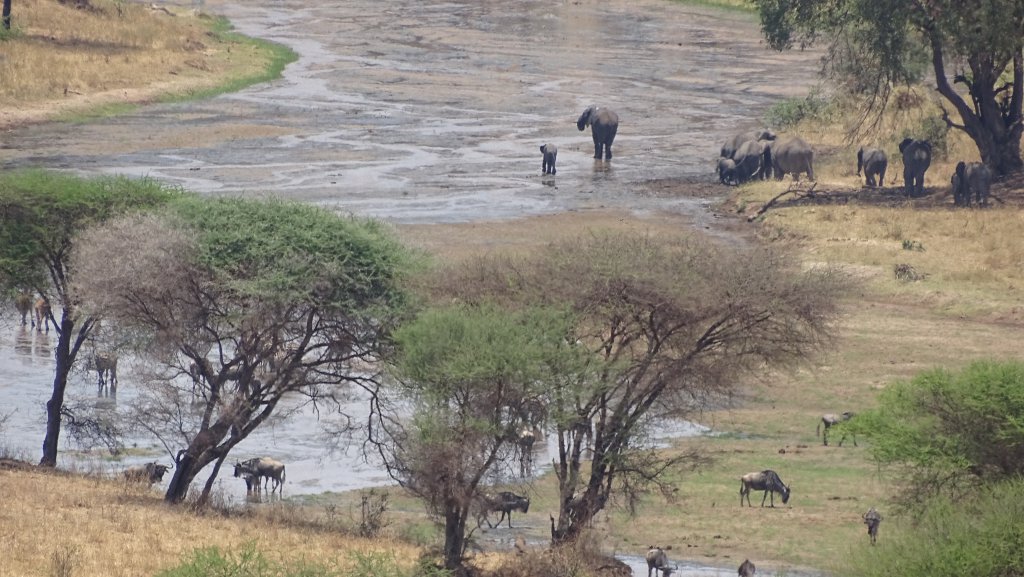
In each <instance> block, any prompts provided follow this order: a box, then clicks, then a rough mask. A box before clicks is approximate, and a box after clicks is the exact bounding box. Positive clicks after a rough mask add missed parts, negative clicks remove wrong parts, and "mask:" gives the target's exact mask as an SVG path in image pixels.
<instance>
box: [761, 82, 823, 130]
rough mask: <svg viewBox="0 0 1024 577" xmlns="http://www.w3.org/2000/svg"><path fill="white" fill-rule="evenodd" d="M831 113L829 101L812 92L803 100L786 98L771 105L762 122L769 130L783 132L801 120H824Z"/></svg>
mask: <svg viewBox="0 0 1024 577" xmlns="http://www.w3.org/2000/svg"><path fill="white" fill-rule="evenodd" d="M831 111H832V105H831V103H830V102H829V100H828V99H826V98H825V97H823V96H822V95H821V94H820V93H819V92H817V91H812V92H811V93H810V94H808V95H807V96H806V97H804V98H787V99H786V100H783V101H781V102H778V103H776V104H774V105H772V107H771V108H769V109H768V111H767V112H766V113H765V115H764V121H765V124H767V125H768V126H769V127H771V128H775V129H777V130H785V129H788V128H792V127H794V126H796V125H797V124H799V123H800V122H801V121H803V120H825V119H827V118H828V116H829V114H830V113H831Z"/></svg>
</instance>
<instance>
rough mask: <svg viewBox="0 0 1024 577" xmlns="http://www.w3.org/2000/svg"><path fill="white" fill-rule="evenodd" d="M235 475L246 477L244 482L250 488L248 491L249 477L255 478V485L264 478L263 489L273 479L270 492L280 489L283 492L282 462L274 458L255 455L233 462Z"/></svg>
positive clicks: (283, 474) (283, 473)
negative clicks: (251, 457)
mask: <svg viewBox="0 0 1024 577" xmlns="http://www.w3.org/2000/svg"><path fill="white" fill-rule="evenodd" d="M235 477H244V478H246V483H245V484H246V486H247V487H249V488H250V491H251V486H250V483H251V478H255V479H256V484H257V485H259V482H260V479H261V478H262V479H264V485H263V488H264V489H266V487H267V485H268V484H270V482H271V481H273V485H271V487H270V494H271V495H273V494H274V491H278V490H280V494H284V480H285V471H284V463H282V462H281V461H278V460H276V459H271V458H270V457H256V458H255V459H249V460H247V461H242V462H241V463H235ZM257 492H258V491H257Z"/></svg>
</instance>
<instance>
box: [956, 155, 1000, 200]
mask: <svg viewBox="0 0 1024 577" xmlns="http://www.w3.org/2000/svg"><path fill="white" fill-rule="evenodd" d="M950 181H951V182H952V184H953V204H955V205H956V206H971V193H972V192H973V193H974V198H975V200H976V201H977V203H978V204H981V205H984V204H988V193H989V191H990V190H991V188H992V171H991V170H989V168H988V167H987V166H985V165H984V164H982V163H980V162H971V163H966V162H964V161H962V160H961V161H960V162H959V163H957V165H956V172H954V173H953V177H952V178H951V179H950Z"/></svg>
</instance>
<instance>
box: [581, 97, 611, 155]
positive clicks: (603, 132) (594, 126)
mask: <svg viewBox="0 0 1024 577" xmlns="http://www.w3.org/2000/svg"><path fill="white" fill-rule="evenodd" d="M588 126H589V127H590V132H591V134H592V135H593V137H594V158H597V159H600V158H601V155H602V153H603V154H604V159H605V160H611V159H612V142H613V141H614V140H615V133H616V132H618V131H619V115H618V114H615V112H614V111H612V110H610V109H608V108H600V107H597V106H590V107H587V109H586V110H584V111H583V114H581V115H580V118H579V120H577V121H576V128H579V129H580V131H581V132H582V131H583V130H586V128H587V127H588Z"/></svg>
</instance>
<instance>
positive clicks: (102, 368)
mask: <svg viewBox="0 0 1024 577" xmlns="http://www.w3.org/2000/svg"><path fill="white" fill-rule="evenodd" d="M93 366H94V367H95V369H96V375H97V377H96V381H97V382H96V387H97V390H96V394H97V395H102V394H103V392H104V389H106V392H107V394H108V395H110V396H112V397H113V396H117V355H116V354H114V353H110V352H105V351H98V352H97V353H96V356H94V357H93Z"/></svg>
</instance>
